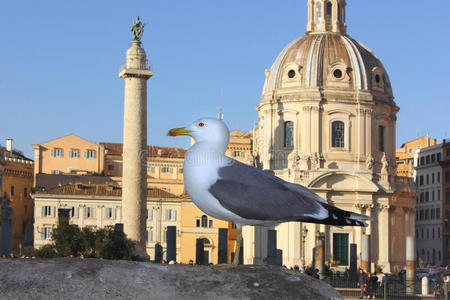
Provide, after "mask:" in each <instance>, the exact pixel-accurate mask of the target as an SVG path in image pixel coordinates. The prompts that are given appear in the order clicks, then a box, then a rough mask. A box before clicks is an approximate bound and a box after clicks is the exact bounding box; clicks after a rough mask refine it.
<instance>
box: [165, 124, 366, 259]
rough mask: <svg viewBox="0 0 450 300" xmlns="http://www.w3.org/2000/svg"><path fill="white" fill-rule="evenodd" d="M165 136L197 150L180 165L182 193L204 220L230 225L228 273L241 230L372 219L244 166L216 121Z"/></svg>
mask: <svg viewBox="0 0 450 300" xmlns="http://www.w3.org/2000/svg"><path fill="white" fill-rule="evenodd" d="M167 135H168V136H180V135H187V136H190V137H192V138H193V139H194V140H195V144H194V145H193V146H192V147H191V148H189V150H188V151H187V153H186V156H185V159H184V165H183V175H184V185H185V187H186V192H187V193H188V195H189V196H190V197H191V199H192V201H193V202H194V203H195V205H196V206H197V207H198V208H200V210H202V211H203V212H204V213H206V214H207V215H209V216H211V217H214V218H217V219H221V220H225V221H229V222H233V223H234V224H236V228H237V229H238V235H237V237H236V249H235V256H234V259H233V262H232V263H231V264H230V265H227V266H229V267H230V268H233V267H236V266H237V265H238V262H239V251H240V248H241V244H242V226H244V225H260V226H275V225H278V224H280V223H283V222H289V221H300V222H309V223H319V224H328V225H335V226H368V225H367V223H365V222H364V220H372V218H370V217H368V216H365V215H361V214H356V213H353V212H349V211H345V210H342V209H339V208H337V207H334V206H332V205H330V204H328V203H327V202H326V201H325V200H324V199H322V198H321V197H319V196H318V195H317V194H315V193H314V192H313V191H311V190H309V189H307V188H306V187H304V186H302V185H299V184H294V183H290V182H287V181H284V180H282V179H281V178H278V177H276V176H274V175H272V174H270V173H268V172H266V171H263V170H261V169H257V168H254V167H252V166H249V165H246V164H243V163H241V162H239V161H237V160H234V159H232V158H230V157H228V156H225V151H226V149H227V146H228V141H229V138H230V133H229V130H228V127H227V126H226V125H225V123H224V122H223V121H221V120H219V119H216V118H201V119H198V120H196V121H194V122H193V123H191V124H190V125H188V126H186V127H182V128H173V129H171V130H169V132H168V133H167Z"/></svg>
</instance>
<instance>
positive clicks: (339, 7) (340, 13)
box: [338, 4, 343, 22]
mask: <svg viewBox="0 0 450 300" xmlns="http://www.w3.org/2000/svg"><path fill="white" fill-rule="evenodd" d="M338 21H339V22H342V21H343V20H342V7H341V4H338Z"/></svg>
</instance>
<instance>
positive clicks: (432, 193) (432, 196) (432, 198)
mask: <svg viewBox="0 0 450 300" xmlns="http://www.w3.org/2000/svg"><path fill="white" fill-rule="evenodd" d="M431 201H434V191H431Z"/></svg>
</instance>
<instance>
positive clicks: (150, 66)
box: [119, 61, 153, 72]
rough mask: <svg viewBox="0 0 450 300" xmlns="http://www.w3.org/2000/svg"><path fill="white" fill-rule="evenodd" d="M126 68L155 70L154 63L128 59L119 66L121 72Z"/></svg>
mask: <svg viewBox="0 0 450 300" xmlns="http://www.w3.org/2000/svg"><path fill="white" fill-rule="evenodd" d="M124 69H137V70H146V71H153V64H149V63H148V62H147V61H145V62H138V63H136V62H133V61H128V62H124V63H122V64H121V65H120V67H119V72H122V71H123V70H124Z"/></svg>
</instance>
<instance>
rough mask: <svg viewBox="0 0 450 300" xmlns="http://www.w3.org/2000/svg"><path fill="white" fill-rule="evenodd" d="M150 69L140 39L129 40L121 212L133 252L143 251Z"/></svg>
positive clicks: (123, 73) (124, 75)
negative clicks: (133, 245)
mask: <svg viewBox="0 0 450 300" xmlns="http://www.w3.org/2000/svg"><path fill="white" fill-rule="evenodd" d="M152 75H153V71H152V70H151V69H150V68H149V67H148V65H147V57H146V54H145V51H144V49H142V48H141V42H140V41H137V40H133V41H132V42H131V47H130V48H129V49H128V51H127V58H126V64H125V66H124V68H122V69H121V71H120V73H119V76H120V77H122V78H124V79H125V105H124V123H123V177H122V185H123V187H122V214H123V225H124V232H125V234H126V235H127V236H128V238H130V239H132V240H133V241H135V242H136V252H137V253H136V254H137V255H139V256H141V257H142V258H146V257H148V255H147V253H146V242H147V234H146V227H145V225H146V224H145V223H146V220H145V210H146V201H147V170H146V169H147V168H146V166H147V80H148V79H149V78H150V77H151V76H152Z"/></svg>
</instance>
